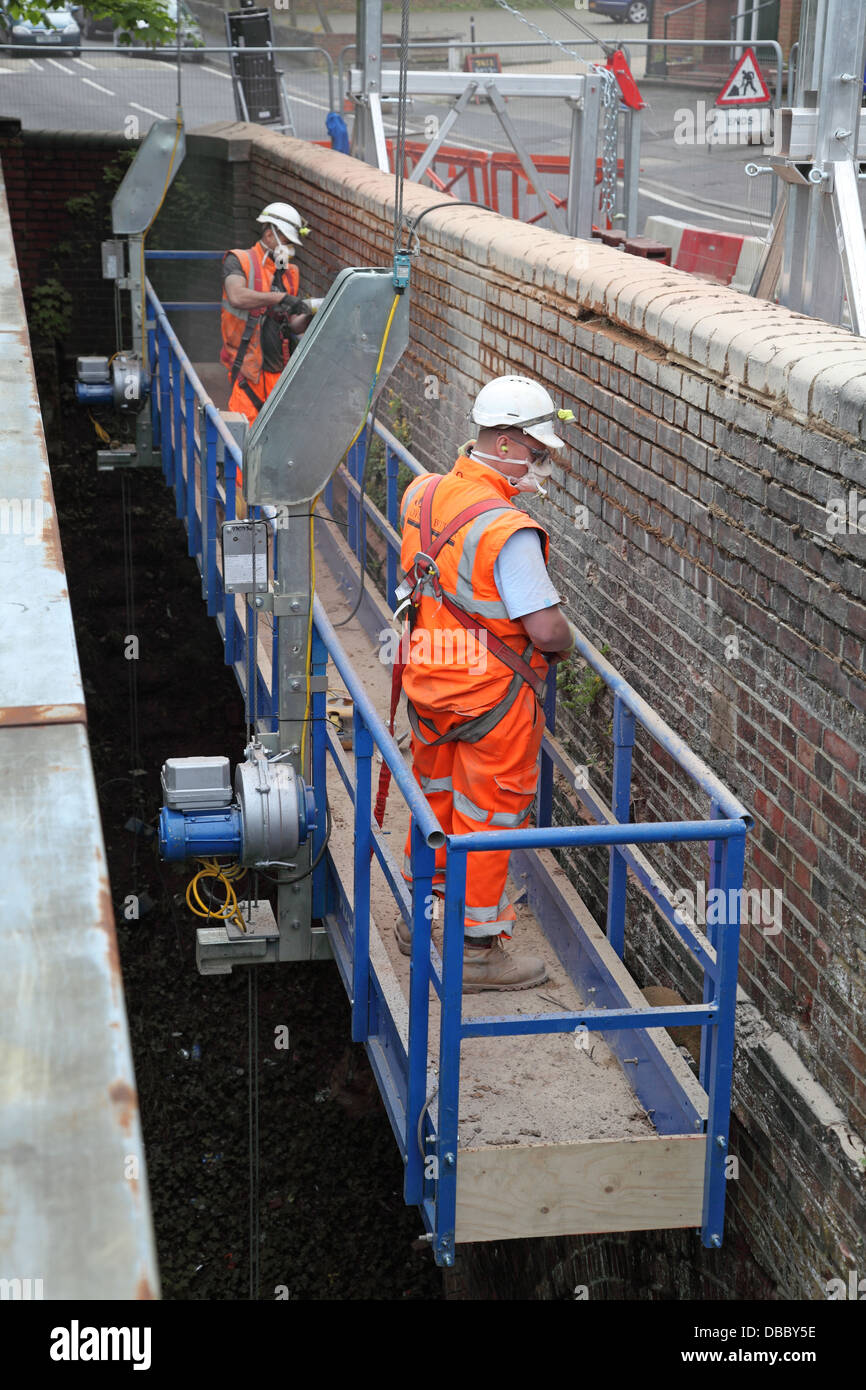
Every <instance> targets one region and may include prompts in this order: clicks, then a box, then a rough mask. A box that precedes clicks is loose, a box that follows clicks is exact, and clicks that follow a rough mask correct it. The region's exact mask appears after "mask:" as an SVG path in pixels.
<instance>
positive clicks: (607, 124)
mask: <svg viewBox="0 0 866 1390" xmlns="http://www.w3.org/2000/svg"><path fill="white" fill-rule="evenodd" d="M495 3H496V4H497V5H498V6H499V8H500V9H501V10H507V12H508V13H509V14H511V15H514V17H515V19H519V20H520V22H521V23H522V24H526V25H527V26H528V27H529V28H530V29H534V30H535V32H536V34H540V35H541V37H542V38H543V39H544V40H545V42H547V43H549V44H551V45H552V46H553V47H554V48H558V49H560V50H561V51H562V52H563V53H567V54H568V56H569V57H570V58H574V59H576V60H577V62H579V63H583V65H584V67H585V68H586V69H587V71H588V72H594V73H597V74H598V76H599V78H600V80H601V82H602V83H603V85H604V93H603V96H602V104H603V107H604V128H603V134H602V147H601V148H602V154H601V175H602V177H601V201H600V204H599V216H600V217H603V216H604V215H605V213H607V215H608V216H609V218H610V221H611V223H613V220H614V216H615V213H614V208H615V205H616V163H617V139H618V136H617V116H618V113H619V99H618V97H617V96H616V92H617V88H618V85H619V84H618V83H617V80H616V77H615V76H614V74H613V73H612V72H611V71H610V69H609V68H605V67H601V66H600V65H599V64H598V63H594V62H592V61H591V60H590V59H588V58H584V57H582V56H581V54H579V53H576V52H575V51H574V49H573V48H569V47H568V46H567V45H566V44H564V43H562V42H561V41H560V40H559V39H555V38H554V37H553V35H552V34H548V33H547V32H546V30H544V29H542V28H541V26H540V25H538V24H534V23H533V21H532V20H531V19H527V18H526V15H525V14H521V12H520V10H517V9H515V8H514V6H513V5H509V4H508V0H495ZM553 8H554V9H555V10H556V11H557V13H558V14H561V15H564V17H565V18H566V19H569V20H570V19H571V17H570V15H567V14H565V12H564V11H563V10H560V9H558V8H557V6H555V5H554V6H553ZM572 22H573V23H574V25H575V27H576V28H577V29H579V30H580V31H581V33H583V34H589V35H590V37H591V38H593V39H595V37H596V36H595V35H594V34H592V33H590V31H589V30H588V29H585V28H584V27H583V25H582V24H580V23H579V22H578V21H577V20H574V21H572ZM596 41H597V43H598V44H599V47H600V48H601V49H602V50H603V51H604V53H605V54H606V55H607V56H608V57H610V54H611V53H612V52H614V51H615V48H616V45H614V46H610V45H608V44H605V43H603V42H602V40H601V39H597V40H596Z"/></svg>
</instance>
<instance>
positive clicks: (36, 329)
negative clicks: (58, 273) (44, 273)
mask: <svg viewBox="0 0 866 1390" xmlns="http://www.w3.org/2000/svg"><path fill="white" fill-rule="evenodd" d="M71 324H72V295H71V294H70V293H69V291H68V290H67V289H64V287H63V285H61V283H60V281H59V280H56V279H55V278H54V277H53V276H51V277H50V278H49V279H48V280H43V281H42V284H41V285H37V286H36V288H35V290H34V291H33V297H32V299H31V301H30V329H31V332H32V333H33V336H34V338H44V339H45V340H46V342H49V343H57V342H62V341H63V339H64V338H65V337H66V335H67V334H68V332H69V329H70V326H71Z"/></svg>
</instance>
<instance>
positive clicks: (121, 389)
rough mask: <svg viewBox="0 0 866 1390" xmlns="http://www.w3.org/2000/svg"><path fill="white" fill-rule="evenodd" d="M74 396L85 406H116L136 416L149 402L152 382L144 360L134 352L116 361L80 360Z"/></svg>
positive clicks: (126, 353)
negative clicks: (145, 368) (148, 376)
mask: <svg viewBox="0 0 866 1390" xmlns="http://www.w3.org/2000/svg"><path fill="white" fill-rule="evenodd" d="M76 376H77V378H78V379H77V381H76V383H75V395H76V398H77V399H78V400H79V401H81V402H82V404H83V405H113V406H114V408H115V410H124V411H126V412H127V414H132V415H137V414H138V412H139V411H140V410H141V408H142V406H143V405H144V403H145V401H146V400H147V397H148V394H149V391H150V382H149V380H148V378H147V375H146V373H145V370H144V366H143V364H142V361H141V358H140V357H138V356H137V355H136V354H135V353H134V352H117V353H115V355H114V357H112V358H108V357H79V358H78V360H77V362H76Z"/></svg>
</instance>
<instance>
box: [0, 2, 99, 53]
mask: <svg viewBox="0 0 866 1390" xmlns="http://www.w3.org/2000/svg"><path fill="white" fill-rule="evenodd" d="M0 43H4V44H11V46H12V48H13V49H15V48H18V49H21V50H24V51H28V52H30V53H35V52H36V50H37V48H39V49H44V48H51V49H52V50H56V51H57V52H58V53H70V54H72V56H73V57H77V56H78V54H79V53H80V52H81V30H80V29H79V27H78V25H77V24H76V22H75V16H74V15H73V13H72V10H71V8H70V7H69V6H68V5H59V6H58V7H57V8H56V9H53V10H48V12H47V13H46V15H45V18H44V19H43V20H40V21H39V23H36V22H35V21H34V20H32V19H16V18H15V17H14V15H11V14H9V12H8V11H7V10H3V9H0Z"/></svg>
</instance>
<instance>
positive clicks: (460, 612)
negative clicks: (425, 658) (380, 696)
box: [375, 478, 547, 826]
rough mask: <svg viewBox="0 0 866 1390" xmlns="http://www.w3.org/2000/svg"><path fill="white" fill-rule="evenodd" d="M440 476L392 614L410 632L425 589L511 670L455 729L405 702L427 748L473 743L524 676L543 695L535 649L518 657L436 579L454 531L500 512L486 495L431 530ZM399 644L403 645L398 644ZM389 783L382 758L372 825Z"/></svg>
mask: <svg viewBox="0 0 866 1390" xmlns="http://www.w3.org/2000/svg"><path fill="white" fill-rule="evenodd" d="M441 481H442V479H441V478H433V479H431V481H430V482H429V483H428V484H427V486H426V487H425V488H424V491H423V493H422V495H421V515H420V518H419V529H420V543H421V548H420V550H419V551H418V553H417V554H416V556H415V560H414V563H413V565H412V568H411V569H410V570H409V572H408V573H407V575H406V578H405V579H404V580H403V582H402V584H400V585H399V586H398V588H397V591H396V596H397V599H398V600H399V601H398V605H397V608H396V609H395V610H394V617H395V618H400V617H401V616H403V615H405V616H408V620H409V630H410V632H411V631H412V629H413V628H414V626H415V622H416V620H417V617H418V607H419V603H420V600H421V596H422V595H423V594H428V595H429V596H430V597H432V598H435V599H436V600H437V601H438V602H439V603H441V604H442V606H443V608H444V609H445V611H446V612H447V613H450V615H451V617H452V618H454V619H455V620H456V621H457V622H458V623H460V624H461V626H463V627H464V628H465V629H466V631H467V632H469V633H471V634H472V636H473V637H474V638H475V641H476V642H477V643H479V644H481V645H486V647H487V650H488V651H489V652H492V654H493V655H494V656H495V657H496V658H497V660H499V661H501V662H502V664H503V665H504V666H507V667H508V668H509V670H510V671H513V672H514V676H513V679H512V680H511V683H510V684H509V686H508V689H507V690H506V692H505V694H504V695H503V697H502V699H501V700H499V701H498V702H497V704H495V705H494V706H493V708H492V709H489V710H484V712H483V713H482V714H479V715H476V716H475V718H474V719H467V720H465V721H464V723H462V724H458V725H457V727H456V728H454V729H451V730H450V731H449V732H448V733H447V734H440V733H438V730H437V729H436V726H435V724H433V723H432V722H431V721H430V720H429V719H424V718H422V717H421V715H419V714H418V711H417V710H416V709H415V706H414V705H413V704H412V702H411V700H408V699H407V701H406V708H407V712H408V715H409V723H410V725H411V726H412V729H413V731H414V733H415V735H416V737H417V738H423V736H422V733H421V725H422V724H423V725H424V727H425V728H426V729H427V731H428V732H430V733H433V734H436V735H437V736H436V738H433V739H426V738H424V739H423V741H424V742H425V743H426V744H427V747H428V748H436V747H438V746H439V745H440V744H443V743H452V742H457V741H459V742H461V743H477V742H478V740H479V739H481V738H484V736H485V735H486V734H488V733H489V732H490V730H491V729H492V728H494V727H495V725H496V724H498V723H499V721H500V719H501V718H502V717H503V715H504V714H506V713H507V712H508V710H509V709H510V708H511V706H512V705H513V704H514V701H515V700H516V699H517V696H518V694H519V692H520V687H521V685H522V684H523V682H524V681H525V682H526V684H527V685H528V686H529V688H530V690H531V691H532V693H533V694H534V696H535V698H536V699H537V701H538V703H539V705H541V706H542V707H543V706H544V700H545V696H546V694H547V683H546V681H544V680H542V678H541V676H540V675H539V674H538V672H537V671H536V670H534V669H533V667H532V666H531V665H530V658H531V656H532V653H533V651H534V648H533V645H532V643H531V642H530V643H529V644H528V646H527V647H526V650H525V651H524V653H523V655H522V656H519V655H518V653H517V652H515V651H514V650H513V649H512V648H511V647H509V646H508V644H507V643H506V642H503V640H502V638H501V637H498V636H497V635H496V633H495V632H492V631H491V629H490V628H489V627H487V625H486V623H482V622H481V621H480V619H478V618H476V617H474V616H471V615H470V614H469V613H467V612H466V610H465V609H463V608H461V607H460V605H459V604H458V603H456V602H455V601H454V599H453V598H451V596H450V595H449V594H446V593H445V591H444V589H443V588H442V585H441V583H440V579H439V566H438V565H437V563H436V557H437V555H438V554H439V553H440V551H441V550H442V548H443V546H446V545H447V544H448V542H449V541H450V540H451V539H452V538H453V537H454V536H456V534H457V532H458V531H460V530H462V528H463V527H464V526H468V525H469V523H470V521H474V520H475V518H476V517H477V516H482V515H483V514H484V512H492V511H501V509H502V502H501V500H495V501H494V500H493V499H492V498H490V499H489V500H488V501H486V502H473V504H472V505H471V506H470V507H464V509H463V511H462V512H458V513H457V515H456V516H455V517H454V518H453V519H452V520H451V521H449V522H448V525H447V526H445V527H444V528H443V530H442V531H440V532H439V534H438V535H437V536H434V535H433V521H432V518H433V499H434V497H435V495H436V489H437V487H438V486H439V484H440V482H441ZM401 645H402V644H401ZM406 666H407V662H405V661H401V660H400V658H399V657H397V658H396V659H395V661H394V666H393V670H392V674H391V711H390V723H389V729H390V732H391V736H392V737H393V735H394V725H395V721H396V718H397V707H398V705H399V704H400V695H401V693H402V690H403V672H404V671H405V670H406ZM390 783H391V770H390V768H389V767H388V764H387V763H385V762H383V763H382V768H381V771H380V774H379V788H378V794H377V797H376V808H375V818H376V824H377V825H379V826H381V824H382V822H383V820H384V817H385V806H386V803H387V799H388V788H389V786H390Z"/></svg>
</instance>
